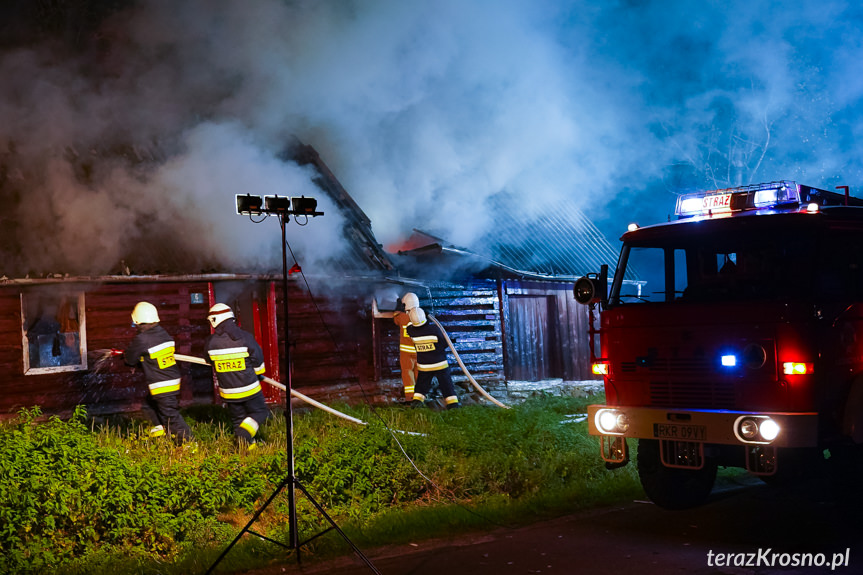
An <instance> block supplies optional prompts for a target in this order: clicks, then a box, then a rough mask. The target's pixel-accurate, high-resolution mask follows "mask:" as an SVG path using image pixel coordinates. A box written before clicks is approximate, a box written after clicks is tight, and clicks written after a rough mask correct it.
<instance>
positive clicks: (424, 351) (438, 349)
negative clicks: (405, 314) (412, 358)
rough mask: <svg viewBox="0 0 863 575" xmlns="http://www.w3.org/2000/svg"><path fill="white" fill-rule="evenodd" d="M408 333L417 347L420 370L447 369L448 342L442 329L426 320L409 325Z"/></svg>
mask: <svg viewBox="0 0 863 575" xmlns="http://www.w3.org/2000/svg"><path fill="white" fill-rule="evenodd" d="M406 329H407V331H408V335H410V336H411V339H412V340H413V342H414V346H416V348H417V367H418V368H419V370H420V371H438V370H441V369H447V368H448V367H449V362H448V361H447V359H446V350H447V343H446V339H445V338H444V336H443V332H441V329H440V328H439V327H438V326H437V325H436V324H434V323H432V322H430V321H428V320H426V321H424V322H423V323H421V324H419V325H408V326H407V328H406Z"/></svg>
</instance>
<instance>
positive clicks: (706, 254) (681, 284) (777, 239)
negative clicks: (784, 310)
mask: <svg viewBox="0 0 863 575" xmlns="http://www.w3.org/2000/svg"><path fill="white" fill-rule="evenodd" d="M815 255H816V245H815V242H812V241H811V240H807V239H805V238H802V237H800V236H797V237H795V236H793V235H785V236H776V235H774V236H773V237H770V238H763V237H761V238H759V239H758V241H753V238H728V237H725V236H722V237H715V238H714V237H705V236H701V237H700V238H698V239H697V241H693V239H692V238H688V237H687V238H681V239H680V242H679V243H674V242H669V241H667V239H666V241H664V242H663V243H662V244H661V245H638V244H631V245H624V248H623V251H622V252H621V258H620V261H619V262H618V266H619V268H623V269H625V270H626V271H627V272H628V273H627V275H628V276H631V277H638V278H639V279H640V280H642V281H643V282H645V283H644V284H643V287H642V288H641V289H640V290H638V289H637V287H638V286H637V285H633V283H632V282H626V281H623V279H622V278H623V277H624V275H623V274H622V273H621V269H619V270H618V273H617V276H618V277H617V278H616V279H615V282H614V284H613V287H612V293H611V297H610V303H611V304H612V305H618V304H629V303H645V302H648V303H649V302H674V301H690V302H702V301H710V302H716V301H734V300H763V299H769V298H776V297H780V296H781V297H792V298H793V297H795V294H797V295H803V294H804V293H808V294H809V295H811V292H808V291H807V287H808V283H810V282H811V281H812V280H811V278H812V276H813V275H814V273H813V272H816V271H817V267H816V266H817V259H816V257H815Z"/></svg>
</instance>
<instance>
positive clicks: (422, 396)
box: [414, 393, 426, 401]
mask: <svg viewBox="0 0 863 575" xmlns="http://www.w3.org/2000/svg"><path fill="white" fill-rule="evenodd" d="M425 398H426V396H424V395H423V394H421V393H415V394H414V401H417V400H419V401H425Z"/></svg>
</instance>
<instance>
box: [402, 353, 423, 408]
mask: <svg viewBox="0 0 863 575" xmlns="http://www.w3.org/2000/svg"><path fill="white" fill-rule="evenodd" d="M399 368H400V369H401V372H402V384H403V385H404V388H405V398H407V399H411V398H412V397H413V394H414V390H415V386H416V383H417V374H418V373H419V367H417V354H415V353H401V354H399Z"/></svg>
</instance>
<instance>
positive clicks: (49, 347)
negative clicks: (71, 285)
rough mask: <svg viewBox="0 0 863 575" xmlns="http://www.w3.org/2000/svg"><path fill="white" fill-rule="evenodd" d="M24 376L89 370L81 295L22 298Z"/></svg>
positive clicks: (38, 293) (44, 294) (38, 294)
mask: <svg viewBox="0 0 863 575" xmlns="http://www.w3.org/2000/svg"><path fill="white" fill-rule="evenodd" d="M21 329H22V336H23V337H22V341H23V344H24V345H23V348H24V374H25V375H38V374H43V373H56V372H61V371H80V370H84V369H87V341H86V335H85V334H86V323H85V318H84V294H83V293H82V292H60V291H58V292H48V291H34V292H28V293H22V294H21Z"/></svg>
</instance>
